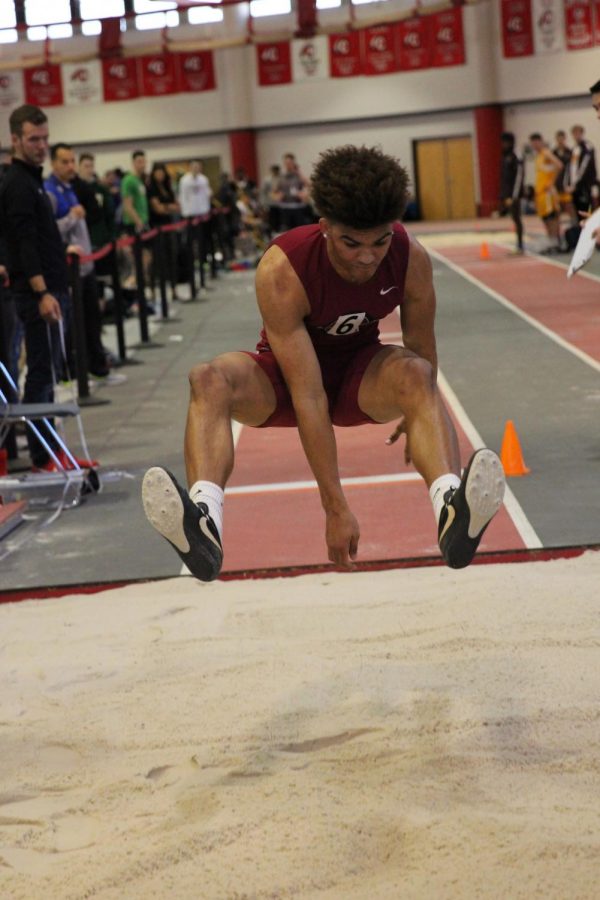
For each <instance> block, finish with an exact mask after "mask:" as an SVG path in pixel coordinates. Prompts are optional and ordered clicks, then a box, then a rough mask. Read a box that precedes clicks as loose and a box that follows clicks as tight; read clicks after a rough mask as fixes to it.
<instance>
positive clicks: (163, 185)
mask: <svg viewBox="0 0 600 900" xmlns="http://www.w3.org/2000/svg"><path fill="white" fill-rule="evenodd" d="M148 205H149V209H150V226H151V227H152V228H156V227H158V228H160V226H162V225H169V224H170V223H171V222H173V221H174V220H175V219H176V218H177V217H178V216H179V211H180V208H179V203H177V201H176V199H175V193H174V191H173V188H172V186H171V177H170V175H169V173H168V171H167V167H166V166H165V165H164V163H154V165H153V166H152V172H151V173H150V181H149V183H148ZM161 240H162V241H163V247H164V256H165V263H166V266H167V273H168V278H169V281H170V282H171V285H172V286H173V291H174V292H175V289H176V286H177V281H178V278H177V248H178V239H177V234H176V233H175V232H173V231H168V232H165V234H163V236H162V238H161ZM173 299H174V300H177V299H178V298H177V297H176V296H175V294H174V296H173Z"/></svg>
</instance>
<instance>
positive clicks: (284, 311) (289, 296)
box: [256, 247, 360, 569]
mask: <svg viewBox="0 0 600 900" xmlns="http://www.w3.org/2000/svg"><path fill="white" fill-rule="evenodd" d="M256 296H257V300H258V306H259V309H260V312H261V314H262V317H263V321H264V324H265V330H266V333H267V337H268V339H269V344H270V346H271V349H272V350H273V353H274V354H275V357H276V359H277V362H278V363H279V366H280V368H281V371H282V372H283V375H284V378H285V380H286V383H287V385H288V389H289V391H290V395H291V397H292V402H293V404H294V410H295V413H296V419H297V422H298V431H299V434H300V439H301V441H302V446H303V448H304V453H305V455H306V459H307V461H308V464H309V465H310V467H311V470H312V472H313V474H314V476H315V479H316V481H317V484H318V486H319V493H320V495H321V503H322V506H323V509H324V511H325V518H326V530H325V537H326V541H327V548H328V553H329V559H330V560H331V562H333V563H335V564H336V565H337V566H339V567H340V568H344V569H351V568H353V563H352V560H353V559H355V557H356V554H357V551H358V540H359V536H360V532H359V526H358V522H357V520H356V519H355V517H354V516H353V514H352V512H351V511H350V508H349V506H348V503H347V501H346V498H345V496H344V492H343V490H342V486H341V482H340V476H339V469H338V459H337V447H336V442H335V435H334V431H333V425H332V423H331V419H330V417H329V407H328V402H327V396H326V394H325V391H324V389H323V381H322V377H321V370H320V367H319V363H318V360H317V356H316V353H315V350H314V347H313V345H312V342H311V340H310V337H309V334H308V332H307V330H306V327H305V325H304V318H305V316H306V315H308V312H309V306H308V300H307V298H306V294H305V292H304V289H303V287H302V285H301V283H300V280H299V278H298V276H297V275H296V273H295V272H294V270H293V269H292V266H291V265H290V263H289V261H288V260H287V257H286V256H285V254H284V253H283V251H282V250H280V249H279V248H278V247H271V248H270V249H269V250H268V251H267V253H266V254H265V256H264V257H263V259H262V260H261V263H260V265H259V267H258V270H257V273H256Z"/></svg>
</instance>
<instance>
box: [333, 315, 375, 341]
mask: <svg viewBox="0 0 600 900" xmlns="http://www.w3.org/2000/svg"><path fill="white" fill-rule="evenodd" d="M366 317H367V314H366V313H364V312H360V313H348V314H347V315H344V316H340V317H339V318H337V319H336V320H335V322H332V323H331V325H329V327H328V328H327V329H326V330H327V334H333V335H335V336H336V337H346V335H348V334H356V332H357V331H359V329H360V326H361V325H362V324H363V322H364V321H365V319H366Z"/></svg>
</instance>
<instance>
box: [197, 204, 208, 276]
mask: <svg viewBox="0 0 600 900" xmlns="http://www.w3.org/2000/svg"><path fill="white" fill-rule="evenodd" d="M204 225H205V223H204V222H203V221H202V218H201V220H200V222H198V260H199V262H200V289H201V290H202V289H203V288H205V287H206V279H205V276H204V259H205V255H206V245H205V242H204Z"/></svg>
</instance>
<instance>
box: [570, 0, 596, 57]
mask: <svg viewBox="0 0 600 900" xmlns="http://www.w3.org/2000/svg"><path fill="white" fill-rule="evenodd" d="M565 38H566V43H567V50H589V48H590V47H593V46H594V19H593V10H592V0H565Z"/></svg>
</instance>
